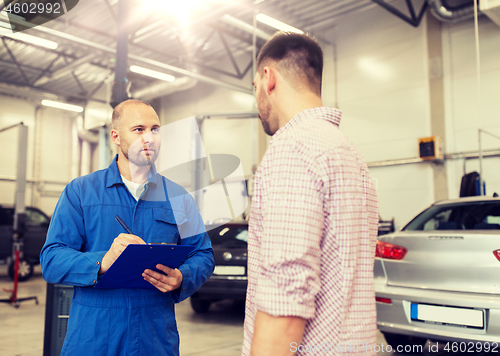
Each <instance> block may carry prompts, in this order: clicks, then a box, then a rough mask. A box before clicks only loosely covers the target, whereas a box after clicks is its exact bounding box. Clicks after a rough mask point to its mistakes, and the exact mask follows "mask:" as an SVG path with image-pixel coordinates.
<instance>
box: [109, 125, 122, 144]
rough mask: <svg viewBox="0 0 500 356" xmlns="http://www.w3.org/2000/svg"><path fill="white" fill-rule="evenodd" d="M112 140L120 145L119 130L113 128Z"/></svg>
mask: <svg viewBox="0 0 500 356" xmlns="http://www.w3.org/2000/svg"><path fill="white" fill-rule="evenodd" d="M110 136H111V141H113V143H114V144H115V145H117V146H120V135H119V134H118V130H115V129H112V130H111V134H110Z"/></svg>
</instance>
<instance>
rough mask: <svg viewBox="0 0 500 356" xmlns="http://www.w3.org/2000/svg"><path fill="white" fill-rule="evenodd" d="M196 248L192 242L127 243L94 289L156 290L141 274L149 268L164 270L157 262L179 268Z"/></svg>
mask: <svg viewBox="0 0 500 356" xmlns="http://www.w3.org/2000/svg"><path fill="white" fill-rule="evenodd" d="M194 248H195V247H194V246H191V245H163V244H158V245H156V244H154V245H143V244H131V245H128V246H127V247H126V248H125V250H123V252H122V253H121V255H120V256H119V257H118V258H117V259H116V261H115V262H114V263H113V264H112V265H111V267H109V269H108V270H107V271H106V273H104V274H103V275H102V276H101V278H100V279H99V281H98V282H97V283H96V284H95V285H94V288H95V289H117V288H140V289H156V287H155V286H153V285H152V284H151V283H149V282H148V281H145V280H144V277H142V273H143V272H144V270H145V269H150V270H153V271H156V272H160V273H163V272H161V271H159V270H158V269H156V265H157V264H162V265H165V266H168V267H170V268H177V267H179V266H180V264H181V263H182V262H183V261H184V260H185V259H186V257H187V256H188V255H189V254H190V253H191V252H192V251H193V250H194Z"/></svg>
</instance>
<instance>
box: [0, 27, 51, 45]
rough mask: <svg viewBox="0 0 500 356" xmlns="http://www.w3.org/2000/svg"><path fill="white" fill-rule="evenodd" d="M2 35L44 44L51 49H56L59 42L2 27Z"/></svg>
mask: <svg viewBox="0 0 500 356" xmlns="http://www.w3.org/2000/svg"><path fill="white" fill-rule="evenodd" d="M0 36H5V37H10V38H13V39H15V40H19V41H22V42H26V43H31V44H34V45H37V46H42V47H45V48H49V49H56V48H57V46H58V44H57V43H56V42H54V41H49V40H46V39H43V38H40V37H35V36H31V35H27V34H25V33H20V32H12V31H10V30H7V29H3V28H0Z"/></svg>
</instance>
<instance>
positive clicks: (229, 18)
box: [222, 14, 272, 41]
mask: <svg viewBox="0 0 500 356" xmlns="http://www.w3.org/2000/svg"><path fill="white" fill-rule="evenodd" d="M222 21H224V22H225V23H228V24H231V25H233V26H236V27H238V28H240V29H242V30H243V31H246V32H248V33H253V32H254V31H255V34H256V35H257V36H258V37H260V38H263V39H265V40H266V41H267V40H270V39H271V37H272V36H271V35H270V34H268V33H266V32H264V31H262V30H260V29H258V28H254V27H253V26H252V25H249V24H247V23H246V22H244V21H241V20H238V19H237V18H234V17H232V16H231V15H228V14H225V15H224V16H222Z"/></svg>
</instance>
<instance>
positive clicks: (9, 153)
mask: <svg viewBox="0 0 500 356" xmlns="http://www.w3.org/2000/svg"><path fill="white" fill-rule="evenodd" d="M36 108H37V104H36V103H34V102H31V101H25V100H21V99H15V98H11V97H7V96H2V95H0V128H4V127H7V126H10V125H14V124H17V123H19V122H21V121H22V122H24V124H25V125H27V126H28V165H27V172H26V176H27V179H33V178H34V177H35V176H37V178H38V179H40V180H42V181H56V182H62V184H43V185H41V186H40V188H41V194H40V195H37V194H34V192H33V189H32V188H33V184H31V183H28V184H27V186H26V188H27V189H26V204H27V205H34V206H36V207H38V208H40V209H41V210H42V211H44V212H45V213H46V214H48V215H51V214H52V212H53V210H54V207H55V205H56V203H57V199H58V193H60V192H62V189H63V188H64V183H65V182H66V183H67V182H69V181H70V179H71V128H72V124H73V119H72V118H73V116H72V115H71V114H69V115H68V114H66V113H64V112H62V111H61V110H56V109H49V108H41V109H39V110H41V112H40V114H41V115H40V120H39V121H38V123H37V124H38V125H39V126H38V130H40V133H39V135H38V138H39V141H38V142H37V143H36V147H35V112H36ZM17 145H18V129H17V128H15V129H10V130H8V131H4V132H2V133H0V151H1V152H2V155H1V156H0V176H2V177H11V178H15V177H16V165H17V151H18V146H17ZM35 157H36V163H37V165H34V159H35ZM35 171H36V172H37V173H36V174H35V173H34V172H35ZM15 188H16V184H15V182H11V181H0V204H8V205H13V204H14V194H15Z"/></svg>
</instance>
